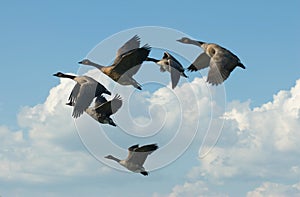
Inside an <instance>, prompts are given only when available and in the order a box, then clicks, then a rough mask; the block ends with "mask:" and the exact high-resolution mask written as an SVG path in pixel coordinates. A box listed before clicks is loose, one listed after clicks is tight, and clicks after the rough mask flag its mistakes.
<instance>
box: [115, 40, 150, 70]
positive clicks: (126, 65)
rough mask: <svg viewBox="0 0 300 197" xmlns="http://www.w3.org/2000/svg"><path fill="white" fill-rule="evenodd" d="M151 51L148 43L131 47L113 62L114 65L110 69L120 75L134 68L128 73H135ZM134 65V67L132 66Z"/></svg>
mask: <svg viewBox="0 0 300 197" xmlns="http://www.w3.org/2000/svg"><path fill="white" fill-rule="evenodd" d="M150 51H151V47H150V46H149V45H147V44H146V45H144V46H143V47H142V48H137V49H133V50H131V51H128V52H126V53H125V54H123V55H122V56H121V57H120V58H119V59H118V61H117V62H115V67H114V68H113V69H112V71H114V72H117V73H118V74H120V75H123V74H125V73H126V72H127V71H129V70H130V69H132V68H133V69H134V71H133V72H132V71H131V73H130V71H129V73H128V74H132V73H136V72H137V71H138V69H139V68H140V66H138V65H140V64H142V63H143V61H145V60H146V59H147V57H148V55H149V53H150ZM134 67H136V68H134Z"/></svg>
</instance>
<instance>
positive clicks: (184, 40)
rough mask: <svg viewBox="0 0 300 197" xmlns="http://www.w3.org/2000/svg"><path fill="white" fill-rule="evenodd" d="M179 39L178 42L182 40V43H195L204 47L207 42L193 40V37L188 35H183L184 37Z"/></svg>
mask: <svg viewBox="0 0 300 197" xmlns="http://www.w3.org/2000/svg"><path fill="white" fill-rule="evenodd" d="M177 41H178V42H181V43H184V44H194V45H198V46H200V47H202V45H203V44H205V42H202V41H196V40H192V39H190V38H187V37H182V38H180V39H178V40H177Z"/></svg>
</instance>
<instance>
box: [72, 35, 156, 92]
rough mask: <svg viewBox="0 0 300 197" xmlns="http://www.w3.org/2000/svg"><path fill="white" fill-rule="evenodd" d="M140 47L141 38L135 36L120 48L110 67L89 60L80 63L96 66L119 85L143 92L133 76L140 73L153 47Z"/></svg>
mask: <svg viewBox="0 0 300 197" xmlns="http://www.w3.org/2000/svg"><path fill="white" fill-rule="evenodd" d="M139 47H140V38H139V37H138V36H137V35H135V36H133V37H132V38H131V39H130V40H128V41H127V42H126V43H125V44H124V45H123V46H122V47H121V48H119V50H118V51H117V54H116V58H115V60H114V62H113V64H112V65H110V66H102V65H99V64H96V63H94V62H92V61H90V60H88V59H84V60H82V61H80V62H78V63H79V64H84V65H90V66H94V67H96V68H98V69H99V70H100V71H101V72H103V73H104V74H106V75H107V76H109V77H110V78H111V79H113V80H114V81H116V82H117V83H119V84H121V85H132V86H134V87H135V88H137V89H139V90H141V89H142V88H141V85H140V84H139V83H138V82H137V81H136V80H135V79H133V75H135V74H136V73H137V72H138V70H139V69H140V67H141V64H142V63H143V61H145V60H146V58H147V57H148V55H149V53H150V50H151V47H150V46H149V45H148V44H146V45H144V46H143V47H141V48H139Z"/></svg>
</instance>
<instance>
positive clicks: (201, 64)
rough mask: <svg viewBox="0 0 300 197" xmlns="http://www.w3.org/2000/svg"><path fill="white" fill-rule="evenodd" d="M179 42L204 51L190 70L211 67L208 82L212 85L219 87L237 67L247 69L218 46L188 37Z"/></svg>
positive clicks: (227, 51) (232, 55)
mask: <svg viewBox="0 0 300 197" xmlns="http://www.w3.org/2000/svg"><path fill="white" fill-rule="evenodd" d="M177 41H178V42H181V43H185V44H193V45H196V46H199V47H201V48H202V49H203V50H204V53H201V54H200V55H199V56H198V57H197V58H196V60H195V61H194V62H193V63H192V64H191V65H190V66H189V67H188V70H189V71H197V70H200V69H203V68H206V67H208V66H209V67H210V69H209V71H208V77H207V82H208V83H210V84H212V85H219V84H221V83H222V82H223V81H225V80H226V79H227V78H228V77H229V75H230V73H231V72H232V71H233V70H234V69H235V67H241V68H243V69H245V68H246V67H245V66H244V65H243V64H242V63H241V61H240V59H239V58H238V57H237V56H236V55H235V54H233V53H232V52H231V51H229V50H228V49H225V48H223V47H221V46H219V45H217V44H213V43H205V42H202V41H196V40H192V39H189V38H186V37H183V38H181V39H179V40H177Z"/></svg>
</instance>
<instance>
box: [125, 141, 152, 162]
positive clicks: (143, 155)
mask: <svg viewBox="0 0 300 197" xmlns="http://www.w3.org/2000/svg"><path fill="white" fill-rule="evenodd" d="M129 149H130V150H129ZM129 149H128V150H129V155H128V157H127V161H128V162H131V163H134V164H137V165H139V166H143V165H144V163H145V160H146V159H147V157H148V155H150V154H151V153H152V152H154V151H155V150H156V149H158V146H157V144H149V145H145V146H141V147H138V145H135V146H132V147H131V148H129Z"/></svg>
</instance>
